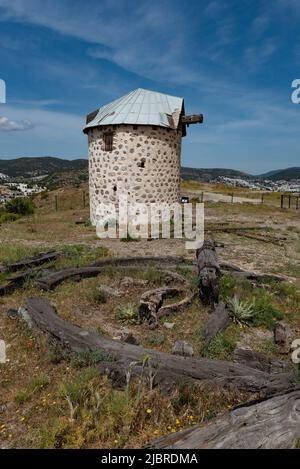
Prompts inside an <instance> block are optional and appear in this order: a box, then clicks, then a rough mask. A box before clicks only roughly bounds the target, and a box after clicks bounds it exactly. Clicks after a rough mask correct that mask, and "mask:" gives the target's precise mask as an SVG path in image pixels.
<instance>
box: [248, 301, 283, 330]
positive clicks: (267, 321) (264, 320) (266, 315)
mask: <svg viewBox="0 0 300 469" xmlns="http://www.w3.org/2000/svg"><path fill="white" fill-rule="evenodd" d="M282 318H283V315H282V313H281V312H280V311H278V310H277V309H276V308H275V307H274V305H273V299H272V296H271V295H270V294H269V293H267V292H262V293H260V295H259V296H257V297H256V298H255V299H254V314H253V317H252V320H251V322H252V324H253V326H255V327H261V326H265V327H267V328H268V329H272V328H273V327H274V325H275V323H276V321H278V320H280V319H282Z"/></svg>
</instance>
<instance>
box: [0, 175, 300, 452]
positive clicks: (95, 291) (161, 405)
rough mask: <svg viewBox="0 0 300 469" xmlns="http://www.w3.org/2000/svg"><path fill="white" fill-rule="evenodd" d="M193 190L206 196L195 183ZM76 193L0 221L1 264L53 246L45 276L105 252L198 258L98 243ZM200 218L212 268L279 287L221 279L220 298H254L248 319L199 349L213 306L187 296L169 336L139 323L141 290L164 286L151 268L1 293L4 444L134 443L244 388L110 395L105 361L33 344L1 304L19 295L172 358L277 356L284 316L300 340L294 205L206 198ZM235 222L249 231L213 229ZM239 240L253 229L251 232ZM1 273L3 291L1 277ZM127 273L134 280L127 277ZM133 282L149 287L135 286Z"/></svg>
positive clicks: (212, 409) (165, 248) (138, 384)
mask: <svg viewBox="0 0 300 469" xmlns="http://www.w3.org/2000/svg"><path fill="white" fill-rule="evenodd" d="M192 184H193V183H192ZM187 185H188V183H185V188H186V187H187ZM192 189H195V187H194V186H193V187H192ZM198 189H199V190H201V189H202V187H201V185H200V186H198ZM83 190H86V188H85V187H82V188H79V189H78V188H77V189H75V188H64V189H60V190H59V191H55V192H50V193H47V194H44V195H42V196H39V197H38V198H36V199H35V201H34V202H35V205H36V207H37V209H36V211H35V214H34V215H32V216H30V217H24V218H21V219H20V220H17V221H15V222H13V223H3V224H2V225H1V226H0V239H1V241H0V263H1V262H2V263H9V262H12V261H14V260H19V259H22V258H24V257H28V256H30V255H31V254H34V253H37V252H41V251H43V250H49V248H51V249H52V248H54V249H59V250H60V251H61V252H62V253H63V255H62V256H61V258H60V259H58V260H57V261H55V262H54V263H52V264H50V265H49V266H47V265H46V266H45V268H49V269H59V268H62V267H65V266H77V265H84V264H88V263H90V262H93V261H94V260H96V259H99V258H100V257H106V256H123V255H126V256H139V255H140V256H142V255H143V256H145V255H159V254H161V253H163V254H164V255H168V254H170V255H184V256H186V257H189V258H193V257H194V253H193V252H189V253H188V252H186V251H185V247H184V241H183V240H152V241H147V240H141V241H138V242H124V241H120V240H99V239H98V238H96V235H95V230H94V228H93V227H91V226H90V225H89V223H88V222H86V223H83V224H76V221H78V220H79V219H82V220H88V207H86V208H83ZM205 190H207V188H205ZM213 190H214V188H213ZM55 195H57V196H58V210H57V211H56V210H55ZM205 211H206V228H207V229H210V230H214V229H215V228H218V230H217V231H211V232H210V233H209V236H210V237H213V238H214V239H215V240H216V241H218V242H219V243H220V245H221V244H224V248H219V249H218V256H219V259H220V261H228V262H231V263H233V264H235V265H238V266H239V267H242V268H245V270H251V271H252V270H253V271H257V272H269V273H280V274H283V275H286V276H287V281H286V282H283V283H277V282H270V283H268V284H266V285H264V288H260V289H258V288H254V287H253V286H252V285H251V284H250V282H248V281H237V280H236V279H235V278H234V277H232V276H231V275H230V274H228V275H225V276H224V277H223V278H222V284H221V295H222V297H223V298H232V297H233V296H234V295H235V294H236V295H239V296H240V297H242V298H243V299H245V300H249V301H255V305H256V306H255V308H256V315H255V320H254V321H253V324H252V325H251V326H246V325H243V324H240V323H233V324H232V325H231V326H230V327H229V328H228V329H227V331H226V332H225V333H222V334H219V335H218V336H217V337H216V338H215V339H214V340H213V341H212V343H211V344H210V345H209V347H208V348H206V349H203V347H202V338H201V328H202V326H203V324H204V322H205V321H206V320H207V318H208V316H209V312H210V310H209V308H208V307H203V306H202V305H201V304H200V303H199V301H198V300H197V299H195V300H194V302H193V303H192V304H191V305H190V306H189V307H188V308H187V309H186V310H185V311H184V313H182V314H178V315H175V314H174V315H173V316H171V317H169V318H168V321H169V322H172V323H174V327H173V328H172V329H167V328H165V327H164V326H163V324H161V325H160V326H159V327H158V328H157V329H155V330H152V331H151V330H149V328H148V326H147V325H145V324H139V321H138V320H137V314H136V313H137V306H138V302H139V298H140V295H141V294H142V292H143V291H145V289H150V288H153V287H156V286H160V285H163V284H164V274H163V273H162V272H161V271H159V270H158V269H157V268H155V267H149V268H147V269H144V270H143V271H138V270H136V271H134V270H130V272H128V271H126V269H123V270H122V269H119V270H115V269H113V268H111V267H110V268H107V269H106V271H105V272H104V273H103V274H101V275H99V276H98V277H96V278H91V279H84V280H82V281H81V282H79V283H75V282H73V281H66V282H64V283H63V284H61V285H60V286H59V287H57V288H56V289H55V290H53V291H51V292H41V291H40V290H39V289H38V288H37V287H36V286H35V284H34V281H33V280H31V281H28V282H27V283H26V284H25V285H24V286H23V288H21V289H19V290H16V291H15V292H14V293H13V294H11V295H9V296H4V297H2V298H0V314H1V323H0V338H1V339H3V340H5V342H6V343H7V347H8V348H7V355H8V360H9V361H8V362H7V363H6V364H5V365H0V447H2V448H10V447H18V448H20V447H21V448H28V447H30V448H31V447H33V448H70V447H72V448H75V447H76V448H77V447H80V448H86V447H88V448H93V447H98V448H104V447H141V446H142V445H145V444H146V443H147V442H148V441H150V440H151V439H153V438H154V437H155V436H157V435H162V434H167V433H168V432H174V431H178V430H180V429H181V428H186V427H187V426H189V425H194V424H195V423H197V422H203V421H207V420H208V419H210V418H212V417H213V416H215V415H216V414H217V413H220V412H222V411H224V410H226V409H228V408H231V407H232V406H234V405H236V404H237V403H240V402H244V401H245V400H246V399H247V397H248V396H245V395H242V394H241V393H233V392H228V391H224V390H220V391H219V392H218V393H212V392H211V393H208V392H204V391H200V390H199V389H194V388H191V387H189V388H187V387H182V388H180V389H178V390H177V391H174V392H173V393H172V394H169V395H166V394H163V393H162V392H161V391H159V390H158V389H154V390H150V389H149V388H148V387H147V385H146V383H144V382H143V380H142V379H139V380H137V381H130V382H129V384H128V385H127V387H126V388H125V389H112V387H111V385H110V383H109V382H108V381H107V379H106V378H103V377H101V376H100V375H99V372H98V369H97V363H98V362H100V361H101V360H103V357H102V356H101V354H97V353H96V352H91V353H89V352H86V353H80V354H78V355H76V356H75V355H70V354H68V353H66V352H65V351H64V350H61V349H59V348H58V347H57V346H55V344H51V343H50V344H49V341H48V340H47V338H46V337H39V338H38V339H37V338H35V337H33V336H32V335H31V332H30V331H29V330H28V329H27V327H26V326H25V324H23V323H22V322H21V321H19V320H12V319H9V318H8V317H7V311H8V309H9V308H18V307H20V306H21V305H22V304H24V301H25V298H26V297H28V296H35V295H42V296H46V297H47V298H48V299H49V300H50V302H51V303H52V304H53V305H54V306H55V307H56V308H57V310H58V312H59V313H60V314H61V315H62V316H63V317H64V318H65V319H67V320H68V321H70V322H72V323H74V324H78V325H80V326H83V327H84V328H86V329H88V330H93V331H98V332H100V333H103V334H105V335H108V336H109V337H111V338H115V339H120V337H121V335H122V333H128V332H132V333H133V335H134V336H135V337H136V338H137V339H138V340H139V342H140V343H141V344H142V345H143V346H145V347H148V348H155V349H157V350H162V351H167V352H170V351H171V350H172V346H173V344H174V342H175V341H176V340H186V341H188V342H190V343H191V344H192V345H193V348H194V352H195V356H200V355H201V356H206V357H210V358H219V359H222V360H231V359H232V355H233V351H234V348H235V347H236V345H237V343H238V344H243V345H249V344H251V347H252V349H253V350H256V351H263V352H264V353H266V354H267V355H269V356H273V357H278V356H279V351H278V349H277V347H276V345H275V344H274V343H273V340H272V327H273V324H274V321H275V320H276V319H278V318H284V320H285V322H286V323H288V324H289V325H290V326H291V327H292V329H293V331H294V332H295V333H296V334H298V337H300V321H299V314H300V313H299V311H300V293H299V288H300V245H299V234H300V222H299V216H298V214H297V212H296V211H295V210H280V209H279V208H276V207H273V206H269V205H259V206H253V205H250V204H249V205H247V204H244V205H240V204H233V205H231V204H224V203H223V204H222V203H207V204H206V206H205ZM234 226H235V227H244V228H245V227H251V228H253V229H252V230H250V231H245V232H242V231H240V232H238V234H236V233H234V232H227V233H226V232H223V231H221V230H220V228H224V227H225V228H226V227H234ZM243 233H244V234H245V235H248V234H249V233H251V237H245V236H243ZM180 273H181V274H182V275H184V276H185V277H186V278H187V280H188V282H189V283H190V286H191V288H192V289H195V288H196V280H197V279H196V274H195V273H194V272H191V271H190V270H186V271H185V270H183V269H181V270H180ZM0 276H1V277H0V278H1V281H0V284H1V283H3V282H4V281H5V275H4V274H0ZM124 277H131V278H132V279H133V280H131V281H130V280H126V279H125V281H124ZM135 279H143V280H144V281H145V282H144V284H140V283H138V282H135ZM103 285H106V286H108V287H110V288H113V289H115V290H116V291H120V292H121V295H120V296H119V297H113V296H109V295H107V293H105V291H104V290H103V288H102V289H101V287H103ZM281 358H283V359H284V358H285V359H289V357H282V356H281ZM216 394H217V395H216ZM252 397H253V396H252Z"/></svg>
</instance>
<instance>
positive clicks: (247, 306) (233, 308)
mask: <svg viewBox="0 0 300 469" xmlns="http://www.w3.org/2000/svg"><path fill="white" fill-rule="evenodd" d="M227 306H228V309H229V311H230V316H231V318H232V319H233V321H234V322H236V323H237V324H240V325H242V324H248V323H249V322H250V321H251V319H252V318H253V315H254V302H253V301H252V302H251V301H246V300H244V301H243V300H241V299H240V298H239V297H238V296H237V295H234V297H233V298H228V299H227Z"/></svg>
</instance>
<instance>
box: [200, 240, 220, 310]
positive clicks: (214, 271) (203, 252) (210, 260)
mask: <svg viewBox="0 0 300 469" xmlns="http://www.w3.org/2000/svg"><path fill="white" fill-rule="evenodd" d="M196 256H197V265H198V275H199V295H200V299H201V301H202V303H203V304H205V305H213V304H214V303H218V301H219V277H220V273H221V272H220V265H219V263H218V259H217V253H216V248H215V244H214V242H212V241H205V242H204V244H203V246H202V248H200V249H198V250H197V252H196Z"/></svg>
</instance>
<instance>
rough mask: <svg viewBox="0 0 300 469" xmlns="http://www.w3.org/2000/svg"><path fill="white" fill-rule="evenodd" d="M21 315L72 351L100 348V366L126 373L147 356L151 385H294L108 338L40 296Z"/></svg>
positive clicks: (273, 388)
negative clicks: (102, 360) (102, 356)
mask: <svg viewBox="0 0 300 469" xmlns="http://www.w3.org/2000/svg"><path fill="white" fill-rule="evenodd" d="M22 312H23V308H22ZM23 317H24V319H25V320H26V321H27V323H28V324H29V325H30V327H32V328H33V329H37V330H40V331H43V332H46V333H48V334H50V335H51V336H52V337H54V338H56V339H57V340H58V341H60V342H61V344H63V345H64V346H66V347H68V348H69V349H70V350H72V351H75V352H76V351H80V350H101V351H103V352H104V354H105V355H106V356H108V357H109V360H110V361H109V363H106V364H105V363H103V364H102V365H101V367H102V369H103V368H104V369H108V370H109V369H111V368H113V369H114V372H116V370H117V371H118V373H120V374H121V375H123V376H125V375H126V371H128V367H134V371H135V373H137V374H139V373H142V372H143V366H142V363H143V361H144V357H145V356H147V357H149V360H150V361H151V369H152V370H154V371H155V372H154V376H153V384H154V385H155V384H156V385H157V384H160V383H161V382H163V383H168V384H169V385H170V386H173V385H174V384H178V383H183V382H190V383H194V384H209V385H211V386H223V387H227V388H233V389H239V390H244V391H247V392H254V393H260V395H262V396H265V395H270V394H274V393H278V392H280V391H282V390H283V389H288V388H293V387H294V386H295V384H294V377H293V375H292V374H290V373H280V374H275V375H269V374H268V373H263V372H261V371H258V370H255V369H253V368H249V367H247V366H244V365H239V364H236V363H230V362H225V361H219V360H209V359H205V358H201V359H196V358H184V357H179V356H176V355H172V354H168V353H163V352H157V351H154V350H151V349H145V348H143V347H140V346H137V345H131V344H127V343H122V342H119V341H116V340H111V339H109V338H107V337H104V336H101V335H99V334H97V333H95V332H91V331H86V330H84V329H82V328H80V327H78V326H75V325H73V324H69V323H67V322H66V321H64V320H63V319H61V318H60V317H59V316H58V315H57V314H56V311H55V309H54V308H53V307H52V306H51V305H50V304H49V302H48V301H47V300H46V299H44V298H29V299H28V300H27V306H26V314H25V315H24V312H23Z"/></svg>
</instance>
